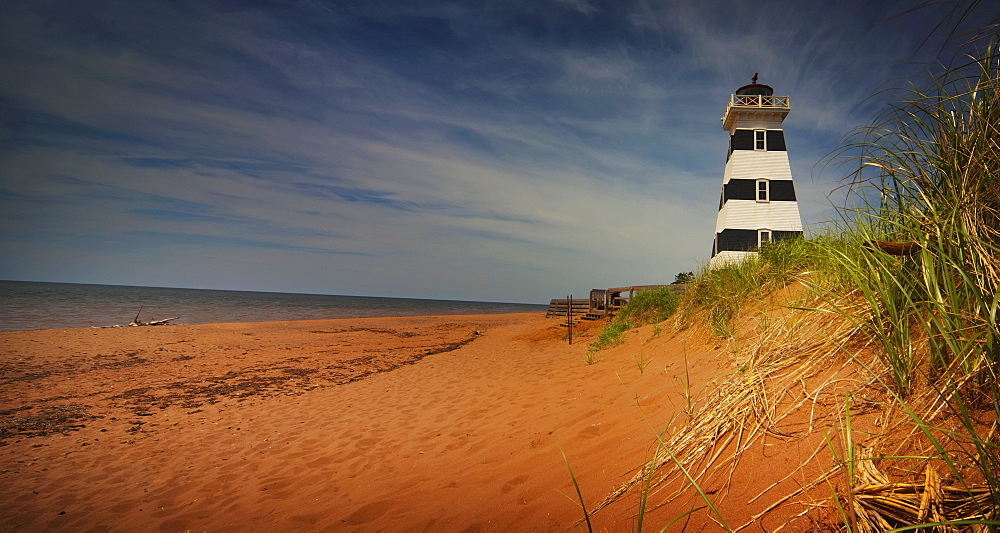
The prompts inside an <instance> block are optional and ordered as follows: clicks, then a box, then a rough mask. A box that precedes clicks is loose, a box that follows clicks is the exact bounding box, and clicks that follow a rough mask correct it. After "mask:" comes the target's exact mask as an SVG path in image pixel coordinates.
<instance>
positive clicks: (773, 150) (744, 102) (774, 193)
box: [709, 74, 802, 268]
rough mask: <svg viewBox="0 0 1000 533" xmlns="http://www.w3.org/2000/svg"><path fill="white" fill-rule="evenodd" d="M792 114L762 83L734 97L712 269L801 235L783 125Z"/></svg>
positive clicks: (726, 121)
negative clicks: (768, 244) (789, 114)
mask: <svg viewBox="0 0 1000 533" xmlns="http://www.w3.org/2000/svg"><path fill="white" fill-rule="evenodd" d="M789 111H791V106H790V103H789V98H788V97H787V96H774V89H772V88H771V87H770V86H768V85H763V84H760V83H757V74H754V76H753V80H752V83H751V84H750V85H744V86H743V87H740V88H739V89H737V90H736V93H735V94H732V95H730V98H729V103H728V105H727V106H726V113H725V115H723V117H722V128H723V129H724V130H726V131H727V132H729V155H728V157H727V158H726V169H725V173H724V174H723V177H722V192H721V195H720V198H719V214H718V218H717V220H716V223H715V239H714V242H713V243H712V259H711V261H710V262H709V267H710V268H717V267H720V266H723V265H726V264H728V263H731V262H734V261H739V260H742V259H744V258H746V257H747V256H748V255H751V254H756V253H757V252H756V250H757V249H758V248H760V246H761V245H764V244H766V243H768V242H771V241H775V240H780V239H788V238H792V237H796V236H799V235H802V218H801V217H800V216H799V206H798V203H796V200H795V186H794V185H793V184H792V169H791V166H790V165H789V164H788V151H787V148H786V144H785V133H784V130H783V129H782V126H781V123H782V121H784V120H785V117H786V116H788V113H789Z"/></svg>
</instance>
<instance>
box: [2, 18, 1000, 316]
mask: <svg viewBox="0 0 1000 533" xmlns="http://www.w3.org/2000/svg"><path fill="white" fill-rule="evenodd" d="M912 5H913V2H867V1H839V2H771V1H755V2H736V1H712V0H707V1H702V2H681V1H663V2H645V1H634V2H626V1H621V2H597V1H588V0H530V1H492V2H490V1H483V2H471V1H470V2H443V1H436V2H417V1H413V2H410V1H405V2H404V1H397V2H390V1H377V0H372V1H365V2H325V1H319V0H311V1H301V2H295V1H288V2H244V1H240V2H233V1H230V2H227V1H213V0H198V1H190V2H183V1H178V2H162V1H146V0H128V1H121V2H111V1H108V2H94V1H87V0H79V1H72V2H67V1H60V2H55V1H45V0H30V1H22V0H13V1H8V2H4V3H3V5H2V6H0V72H2V75H0V279H15V280H30V281H64V282H81V283H109V284H126V285H154V286H170V287H198V288H218V289H238V290H264V291H281V292H309V293H325V294H352V295H374V296H400V297H417V298H440V299H466V300H487V301H521V302H543V301H547V300H548V299H549V298H553V297H561V296H563V295H566V294H570V293H572V294H576V295H582V294H585V293H586V292H587V291H588V290H589V289H591V288H595V287H609V286H617V285H628V284H649V283H669V282H670V281H673V279H674V275H675V274H676V273H678V272H680V271H688V270H697V269H698V268H700V266H701V265H703V264H704V263H706V262H707V260H708V254H709V251H710V249H711V242H712V232H713V228H714V223H715V216H716V208H717V206H718V203H717V202H718V194H719V187H720V184H721V180H722V171H723V167H724V164H725V157H726V151H727V135H726V133H725V132H724V131H723V130H722V129H721V125H720V120H719V117H721V116H722V113H723V110H724V109H725V105H726V102H727V99H728V97H729V94H730V93H732V92H733V91H734V90H735V89H736V88H737V87H739V86H741V85H744V84H746V83H749V81H750V77H751V76H752V75H753V74H754V72H759V73H760V82H761V83H767V84H769V85H771V86H773V87H774V88H775V91H776V94H782V95H789V96H790V97H791V103H792V112H791V114H790V115H789V117H788V118H787V119H786V120H785V131H786V139H787V144H788V149H789V156H790V158H791V162H792V170H793V175H794V177H795V180H796V187H797V193H798V197H799V199H800V209H801V211H802V215H803V219H804V222H805V224H806V226H807V227H815V226H816V225H817V224H818V223H820V222H822V221H823V220H826V219H830V218H831V217H832V216H833V213H832V211H831V209H830V207H829V205H830V202H831V199H830V198H828V195H829V193H830V191H831V190H833V189H834V188H835V187H836V185H837V180H838V178H840V177H841V175H840V174H839V173H838V171H837V169H826V170H822V169H821V168H820V167H817V166H816V165H817V162H819V161H820V160H821V159H822V158H823V157H824V156H826V155H828V154H829V153H830V152H831V150H833V149H834V148H835V147H836V145H837V142H838V141H839V140H840V139H841V138H842V137H843V136H844V135H845V134H847V133H848V132H850V131H851V130H852V129H853V128H854V127H856V126H858V125H859V124H862V123H864V122H865V121H866V120H867V119H869V118H870V117H871V115H872V113H873V111H874V110H876V109H878V106H879V102H880V99H879V98H874V99H867V100H866V98H867V97H869V96H870V95H871V94H872V93H873V92H874V91H875V90H876V89H878V88H879V87H885V86H886V85H887V84H888V85H891V84H893V83H896V82H898V80H899V79H900V77H909V76H914V75H919V74H920V73H922V72H923V71H924V70H925V69H924V67H923V66H921V65H919V64H918V63H919V62H921V61H924V60H926V59H927V56H928V55H931V54H933V53H936V52H938V51H939V48H936V47H935V46H934V44H930V45H924V46H923V47H920V46H919V45H920V43H921V41H922V40H923V39H924V37H926V36H927V35H928V34H929V33H931V30H932V29H933V28H934V26H935V25H936V24H938V23H939V22H940V21H941V20H942V18H943V17H944V16H945V14H946V13H947V12H948V10H949V9H951V6H950V5H944V6H935V7H931V8H928V9H922V10H919V11H917V12H915V13H912V14H907V15H902V16H899V17H894V15H898V14H900V13H903V12H905V11H907V9H908V8H909V7H910V6H912ZM995 6H996V3H995V2H993V3H991V5H989V6H988V7H989V8H990V9H994V11H995ZM821 170H822V171H821ZM835 200H836V199H834V201H835Z"/></svg>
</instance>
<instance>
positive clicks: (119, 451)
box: [0, 314, 817, 531]
mask: <svg viewBox="0 0 1000 533" xmlns="http://www.w3.org/2000/svg"><path fill="white" fill-rule="evenodd" d="M557 322H558V320H557V319H545V318H542V317H541V316H540V315H533V314H511V315H482V316H447V317H417V318H378V319H352V320H328V321H301V322H276V323H254V324H209V325H185V326H164V327H155V328H122V329H76V330H47V331H27V332H4V333H0V345H2V346H3V348H0V365H2V366H0V383H2V388H0V425H2V429H0V432H2V433H0V439H2V444H3V445H2V446H0V529H3V530H13V531H43V530H44V531H52V530H73V531H136V530H145V531H149V530H160V531H187V530H190V531H238V530H239V531H245V530H255V531H260V530H272V531H289V530H333V531H351V530H357V531H559V530H565V529H567V528H574V523H575V522H577V521H578V520H580V519H581V518H582V517H583V515H582V512H581V509H580V506H579V503H578V502H577V501H576V499H577V497H576V492H575V490H574V487H573V485H572V483H571V480H570V476H569V472H568V470H567V467H566V464H565V462H564V460H563V458H562V455H561V454H560V446H561V448H562V449H563V450H564V451H565V453H566V455H567V457H568V458H569V461H570V464H571V465H572V468H573V472H574V473H575V475H576V477H577V480H578V481H579V483H580V485H581V490H582V492H583V495H584V498H585V499H586V500H587V503H588V506H593V505H594V504H596V503H597V502H598V501H600V500H601V499H603V498H604V496H605V495H606V494H608V493H610V492H611V491H612V490H614V489H615V488H616V487H618V486H619V485H621V484H622V483H623V482H625V481H626V480H628V479H629V478H631V477H632V476H633V475H634V474H635V472H636V471H637V469H638V468H639V467H641V465H642V464H643V462H644V461H645V460H647V459H648V458H649V457H650V456H651V454H652V453H653V451H654V450H655V439H654V437H653V433H652V431H651V429H650V426H651V427H653V428H656V429H657V430H658V431H662V430H663V429H664V428H665V427H667V426H668V424H671V421H673V422H672V424H673V426H674V427H677V426H679V425H681V424H684V423H685V421H686V417H687V415H686V414H685V408H686V407H687V397H686V396H685V394H684V391H685V389H686V390H688V391H693V392H694V393H695V394H700V395H701V396H700V397H704V395H708V394H711V393H712V392H711V391H712V390H713V383H717V382H718V380H719V379H720V377H722V376H725V375H726V374H727V373H729V372H732V371H733V369H732V362H731V361H730V360H729V359H728V357H727V355H726V351H725V349H724V347H721V346H719V347H717V346H714V345H712V344H711V343H708V344H706V343H705V341H703V340H701V341H700V340H698V339H695V338H691V337H690V336H688V337H685V336H684V335H675V334H667V333H660V334H657V333H656V332H655V331H654V330H653V329H652V328H651V327H646V328H640V329H638V330H634V331H632V332H630V333H629V334H628V340H627V341H626V343H625V344H624V345H622V346H620V347H618V348H615V349H612V350H607V351H604V352H600V357H601V361H600V362H599V363H597V364H594V365H587V364H586V363H585V361H584V354H585V353H586V343H587V342H588V341H589V340H591V339H590V337H592V335H593V334H594V332H595V330H594V329H591V330H590V331H581V330H580V329H579V328H578V329H577V332H576V333H577V342H576V343H574V344H573V345H572V346H570V345H567V343H566V342H565V341H564V340H563V338H562V335H563V334H564V328H562V327H560V326H559V325H558V323H557ZM592 328H593V327H592ZM685 357H686V360H687V365H686V367H685V362H684V361H685ZM640 361H642V362H643V363H644V364H639V362H640ZM647 362H648V364H645V363H647ZM686 381H690V385H689V386H688V387H685V386H684V383H685V382H686ZM816 442H817V441H816V440H815V438H814V439H812V440H809V439H806V440H800V441H794V442H779V441H778V440H774V441H772V442H763V443H761V445H760V447H759V450H760V453H759V456H758V457H754V458H752V459H751V460H748V461H744V462H743V463H742V466H740V468H739V469H737V470H736V471H735V472H733V473H731V474H730V473H729V472H726V473H725V474H726V475H721V476H718V475H717V476H715V477H714V478H713V479H712V480H710V481H708V483H709V484H716V485H718V486H712V487H709V488H708V490H711V491H712V492H713V494H715V493H718V494H719V499H720V501H719V507H720V510H721V512H722V513H723V515H724V516H726V517H727V522H732V524H730V525H738V524H742V523H743V522H744V521H745V520H746V519H747V518H748V517H751V516H753V515H754V514H756V513H758V512H760V511H762V510H763V509H765V508H766V507H767V506H768V505H769V504H770V503H772V502H773V501H775V500H776V499H777V498H778V497H779V496H781V495H782V494H781V490H776V491H774V494H773V495H770V494H769V495H768V496H767V497H764V498H761V499H759V500H757V501H756V502H753V503H748V502H747V500H748V499H749V496H750V495H755V494H757V493H758V492H760V491H761V490H763V489H764V488H766V487H767V486H768V485H770V484H771V483H774V482H776V481H779V480H781V479H782V477H784V476H785V475H786V474H787V473H789V472H792V471H795V470H796V469H797V468H798V466H799V462H801V461H802V459H803V457H805V456H807V455H808V454H810V453H811V452H812V451H813V449H814V447H815V445H816ZM805 477H806V472H804V471H803V473H802V474H801V475H800V476H799V478H802V479H804V478H805ZM796 479H798V478H795V479H793V480H791V481H787V482H786V485H788V486H791V487H794V486H795V483H796V482H797V481H796ZM782 490H784V488H783V489H782ZM720 491H721V492H720ZM785 492H786V493H787V490H786V491H785ZM660 494H661V496H660V500H657V499H656V495H654V496H653V497H651V500H650V501H651V502H654V503H656V504H660V503H663V502H662V498H663V494H666V493H665V492H664V493H660ZM637 498H638V494H632V493H630V494H627V495H626V496H624V497H623V498H622V499H621V500H620V501H618V502H616V503H614V504H612V505H611V506H609V507H607V508H605V509H603V510H601V511H600V512H599V513H597V515H596V516H594V517H593V521H594V526H595V530H608V531H629V530H631V529H632V527H633V523H634V515H635V513H636V511H637ZM699 502H700V500H699V498H698V497H697V495H696V494H694V493H693V491H687V492H686V493H685V494H684V495H682V496H681V497H678V498H674V499H672V500H671V501H670V502H667V504H666V505H663V506H662V507H660V508H658V509H656V510H654V511H651V515H650V516H649V518H648V520H649V522H648V523H651V524H659V525H660V526H662V525H664V524H666V523H667V522H669V521H670V520H671V519H672V518H673V517H676V516H678V515H680V514H681V513H683V512H684V511H685V510H687V509H692V508H694V507H698V506H700V505H703V504H701V503H699ZM651 507H652V505H651ZM802 509H803V508H802V507H801V506H785V507H782V508H780V509H778V510H777V511H775V512H773V513H770V514H769V515H768V516H767V517H766V518H765V519H763V520H762V521H761V523H760V524H759V527H757V528H756V530H760V527H763V528H764V529H773V528H774V527H775V526H776V525H778V524H784V523H785V521H786V520H788V519H789V517H791V516H792V515H794V514H797V513H799V512H801V511H802ZM810 519H811V518H806V517H803V518H799V519H797V521H795V522H793V523H792V524H791V526H790V530H793V531H795V530H800V531H801V530H807V529H809V528H810V527H811V526H810V522H809V520H810ZM680 525H683V526H684V527H685V528H686V530H690V531H700V530H706V531H713V530H717V529H719V526H717V525H716V523H715V522H713V521H711V520H710V519H709V517H708V515H707V513H706V511H700V512H698V513H694V514H692V515H690V516H689V517H688V519H687V520H686V521H683V522H681V523H680V524H679V525H678V527H680Z"/></svg>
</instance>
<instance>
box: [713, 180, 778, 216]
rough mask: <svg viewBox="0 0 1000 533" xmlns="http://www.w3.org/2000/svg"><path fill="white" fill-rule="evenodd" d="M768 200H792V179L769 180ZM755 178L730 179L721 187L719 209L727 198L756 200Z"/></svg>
mask: <svg viewBox="0 0 1000 533" xmlns="http://www.w3.org/2000/svg"><path fill="white" fill-rule="evenodd" d="M768 189H769V190H768V200H769V201H771V202H794V201H795V185H793V184H792V180H770V182H769V183H768ZM756 194H757V180H752V179H743V178H738V179H731V180H729V183H727V184H725V185H724V186H723V187H722V199H721V200H720V201H719V209H720V210H721V209H722V206H723V205H725V203H726V202H728V201H729V200H756V199H757V197H756Z"/></svg>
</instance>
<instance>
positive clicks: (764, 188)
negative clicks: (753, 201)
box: [757, 179, 771, 202]
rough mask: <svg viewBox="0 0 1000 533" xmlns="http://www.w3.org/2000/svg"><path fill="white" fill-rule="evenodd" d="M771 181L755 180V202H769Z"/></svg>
mask: <svg viewBox="0 0 1000 533" xmlns="http://www.w3.org/2000/svg"><path fill="white" fill-rule="evenodd" d="M770 185H771V181H770V180H766V179H759V180H757V201H758V202H770V201H771V187H770Z"/></svg>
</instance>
